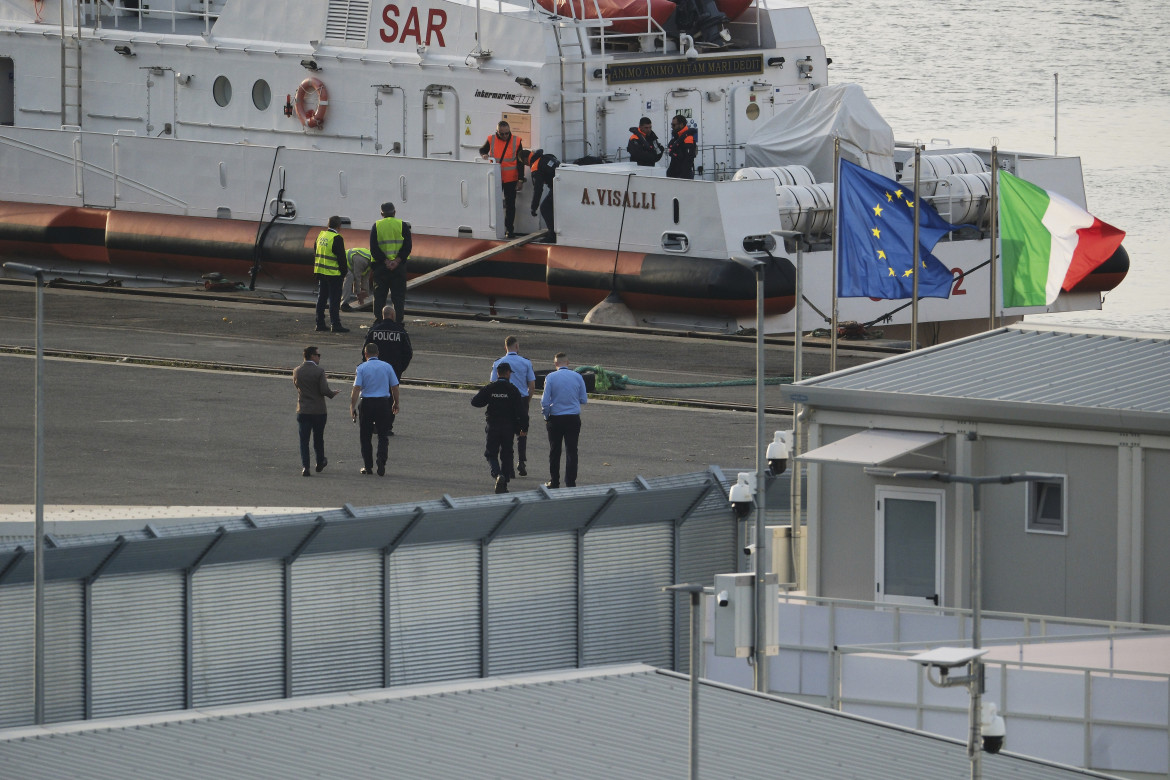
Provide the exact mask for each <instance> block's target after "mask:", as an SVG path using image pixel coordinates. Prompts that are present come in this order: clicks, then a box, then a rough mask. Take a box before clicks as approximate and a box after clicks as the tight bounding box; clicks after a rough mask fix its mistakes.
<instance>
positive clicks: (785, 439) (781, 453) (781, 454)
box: [764, 431, 792, 475]
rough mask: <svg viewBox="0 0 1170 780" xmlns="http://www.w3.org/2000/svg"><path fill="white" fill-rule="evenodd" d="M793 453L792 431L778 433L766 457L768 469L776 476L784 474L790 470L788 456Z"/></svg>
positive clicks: (769, 446)
mask: <svg viewBox="0 0 1170 780" xmlns="http://www.w3.org/2000/svg"><path fill="white" fill-rule="evenodd" d="M791 452H792V431H776V432H775V433H774V434H773V439H772V442H771V443H770V444H769V445H768V451H767V452H766V453H765V454H764V457H765V458H767V460H768V468H770V469H771V470H772V473H773V474H775V475H780V474H783V473H784V470H785V469H787V468H788V455H789V454H790V453H791Z"/></svg>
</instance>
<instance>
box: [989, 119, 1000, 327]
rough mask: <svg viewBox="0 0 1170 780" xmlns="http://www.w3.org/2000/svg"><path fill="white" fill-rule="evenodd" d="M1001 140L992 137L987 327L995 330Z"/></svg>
mask: <svg viewBox="0 0 1170 780" xmlns="http://www.w3.org/2000/svg"><path fill="white" fill-rule="evenodd" d="M998 147H999V140H998V139H994V138H993V139H992V141H991V262H990V263H988V265H989V266H990V267H991V284H990V285H989V286H990V288H991V292H990V293H989V297H990V299H991V304H990V312H989V314H988V320H987V329H988V330H995V285H996V282H997V279H996V273H995V261H996V258H997V256H998V252H997V249H998V248H999V176H998V173H999V148H998Z"/></svg>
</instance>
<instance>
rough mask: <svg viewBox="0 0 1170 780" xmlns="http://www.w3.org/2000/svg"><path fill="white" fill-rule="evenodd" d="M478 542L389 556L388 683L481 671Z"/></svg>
mask: <svg viewBox="0 0 1170 780" xmlns="http://www.w3.org/2000/svg"><path fill="white" fill-rule="evenodd" d="M479 549H480V544H479V542H457V543H453V544H429V545H425V546H419V547H400V548H398V550H397V551H396V552H395V553H394V554H393V555H391V556H390V626H389V632H390V684H391V685H405V684H408V683H420V682H434V681H438V680H453V679H458V678H461V677H478V676H479V674H480V636H481V633H480V624H479V620H480V618H479V605H480V594H479V558H480V555H479Z"/></svg>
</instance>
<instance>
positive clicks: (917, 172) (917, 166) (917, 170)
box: [910, 141, 922, 352]
mask: <svg viewBox="0 0 1170 780" xmlns="http://www.w3.org/2000/svg"><path fill="white" fill-rule="evenodd" d="M921 165H922V144H920V143H918V142H917V141H915V142H914V259H913V260H912V261H911V262H912V264H911V266H910V267H911V268H913V269H914V276H913V277H911V278H912V279H913V280H914V295H913V301H914V302H913V305H912V306H911V307H910V312H911V314H910V351H911V352H913V351H914V350H916V349H918V253H919V252H920V251H921V250H919V248H918V228H919V215H918V201H919V200H921V197H920V196H919V195H918V185H919V183H920V182H921V179H922V175H921V173H922V171H921Z"/></svg>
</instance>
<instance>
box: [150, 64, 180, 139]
mask: <svg viewBox="0 0 1170 780" xmlns="http://www.w3.org/2000/svg"><path fill="white" fill-rule="evenodd" d="M146 134H147V135H148V136H150V137H151V138H174V137H175V73H174V71H172V70H169V69H163V68H151V69H150V70H148V71H146Z"/></svg>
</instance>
